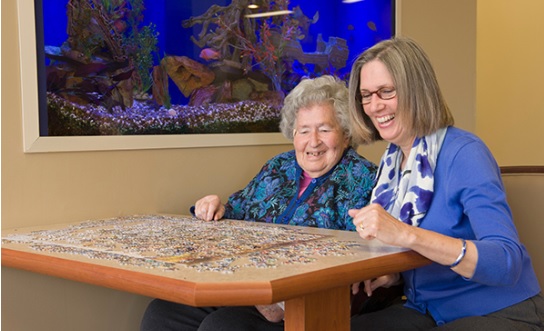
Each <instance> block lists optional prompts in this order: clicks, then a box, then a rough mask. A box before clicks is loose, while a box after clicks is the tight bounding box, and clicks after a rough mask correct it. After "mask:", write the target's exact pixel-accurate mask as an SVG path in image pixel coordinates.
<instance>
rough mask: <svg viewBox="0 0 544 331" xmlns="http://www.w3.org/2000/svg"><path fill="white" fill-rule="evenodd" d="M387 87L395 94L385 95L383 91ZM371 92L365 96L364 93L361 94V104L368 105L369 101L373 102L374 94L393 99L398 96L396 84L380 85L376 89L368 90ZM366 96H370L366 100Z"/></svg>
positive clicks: (381, 97)
mask: <svg viewBox="0 0 544 331" xmlns="http://www.w3.org/2000/svg"><path fill="white" fill-rule="evenodd" d="M385 89H390V90H392V91H389V92H390V93H393V95H391V96H389V97H385V98H384V97H383V96H382V93H383V91H384V90H385ZM368 93H369V94H366V95H365V96H363V94H362V93H360V96H361V104H362V105H368V104H369V103H371V102H372V95H374V94H376V95H377V96H378V98H380V99H382V100H391V99H393V98H394V97H396V96H397V89H396V88H395V87H394V86H383V87H380V88H379V89H377V90H376V91H372V92H371V91H368ZM365 98H368V101H366V102H365V101H364V99H365Z"/></svg>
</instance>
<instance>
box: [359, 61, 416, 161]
mask: <svg viewBox="0 0 544 331" xmlns="http://www.w3.org/2000/svg"><path fill="white" fill-rule="evenodd" d="M360 82H361V83H360V86H359V89H360V91H361V95H362V96H365V95H367V96H369V97H368V98H367V101H368V100H370V102H368V103H366V104H364V105H363V109H364V112H365V114H366V115H367V116H368V117H370V119H371V120H372V123H373V124H374V126H375V127H376V129H377V130H378V132H379V133H380V136H381V137H382V138H383V139H384V140H385V141H387V142H390V143H393V144H395V145H398V146H400V147H401V149H402V150H403V151H404V150H405V148H407V150H410V148H411V147H412V143H413V142H414V138H415V137H414V136H413V135H412V134H410V132H409V130H408V128H406V127H405V126H404V125H403V124H402V123H401V121H400V120H399V118H398V117H397V115H398V114H397V103H398V97H397V96H395V97H393V98H391V99H388V100H383V99H381V98H380V96H379V95H378V93H372V92H375V91H378V90H380V89H382V91H384V90H385V91H390V89H391V88H395V85H394V84H393V78H392V77H391V74H390V73H389V70H387V67H386V66H385V65H384V64H383V63H382V62H381V61H379V60H373V61H370V62H368V63H366V64H365V65H364V66H363V67H362V68H361V76H360Z"/></svg>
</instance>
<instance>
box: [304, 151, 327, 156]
mask: <svg viewBox="0 0 544 331" xmlns="http://www.w3.org/2000/svg"><path fill="white" fill-rule="evenodd" d="M323 154H325V152H306V155H309V156H320V155H323Z"/></svg>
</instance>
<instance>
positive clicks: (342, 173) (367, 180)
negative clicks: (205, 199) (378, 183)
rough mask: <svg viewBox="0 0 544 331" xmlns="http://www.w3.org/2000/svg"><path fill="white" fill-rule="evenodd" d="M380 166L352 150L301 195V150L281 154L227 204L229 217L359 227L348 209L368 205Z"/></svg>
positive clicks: (338, 228)
mask: <svg viewBox="0 0 544 331" xmlns="http://www.w3.org/2000/svg"><path fill="white" fill-rule="evenodd" d="M376 170H377V167H376V165H375V164H373V163H372V162H370V161H368V160H367V159H365V158H363V157H362V156H360V155H359V154H357V152H355V151H354V150H353V149H352V148H349V149H348V150H346V152H345V153H344V155H343V156H342V159H340V161H339V162H338V164H337V165H336V166H334V167H333V168H332V169H331V170H330V171H329V172H328V173H327V174H325V175H323V176H321V177H319V178H314V179H313V180H312V182H311V183H310V185H309V186H308V188H307V189H306V190H305V191H304V193H303V194H302V195H301V196H300V197H298V195H299V194H298V191H299V186H300V185H299V184H300V180H301V179H302V168H301V167H300V166H299V165H298V163H297V161H296V157H295V151H294V150H291V151H289V152H285V153H282V154H279V155H277V156H275V157H274V158H272V159H270V160H269V161H268V162H266V164H265V165H264V166H263V167H262V169H261V171H260V172H259V173H258V174H257V175H256V176H255V177H254V178H253V179H252V180H251V182H249V184H248V185H247V186H246V187H245V188H244V189H242V190H240V191H238V192H236V193H234V194H232V195H231V196H230V197H229V200H228V202H227V203H226V205H225V209H226V210H225V216H224V217H225V218H230V219H239V220H247V221H254V222H267V223H280V224H290V225H302V226H312V227H319V228H327V229H335V230H351V231H353V230H355V227H354V225H353V223H352V219H351V217H350V216H349V215H348V210H349V209H352V208H361V207H363V206H365V205H366V204H367V203H368V201H369V198H370V194H371V191H372V188H373V187H374V183H375V176H376Z"/></svg>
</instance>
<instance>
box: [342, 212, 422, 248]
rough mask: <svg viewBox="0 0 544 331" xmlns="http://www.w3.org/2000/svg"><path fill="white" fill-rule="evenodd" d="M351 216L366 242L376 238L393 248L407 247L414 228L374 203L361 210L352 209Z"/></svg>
mask: <svg viewBox="0 0 544 331" xmlns="http://www.w3.org/2000/svg"><path fill="white" fill-rule="evenodd" d="M348 213H349V215H350V216H351V217H353V224H354V225H355V227H356V228H357V232H359V236H361V238H363V239H366V240H372V239H374V238H376V239H378V240H379V241H381V242H383V243H385V244H388V245H393V246H400V247H406V245H407V243H408V242H409V241H408V236H409V234H410V231H411V229H412V226H410V225H408V224H405V223H403V222H400V221H399V220H397V219H396V218H394V217H393V216H391V214H389V213H388V212H387V211H385V209H383V207H382V206H380V205H378V204H376V203H372V204H370V205H368V206H366V207H364V208H361V209H352V210H350V211H349V212H348Z"/></svg>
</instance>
